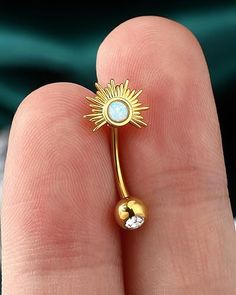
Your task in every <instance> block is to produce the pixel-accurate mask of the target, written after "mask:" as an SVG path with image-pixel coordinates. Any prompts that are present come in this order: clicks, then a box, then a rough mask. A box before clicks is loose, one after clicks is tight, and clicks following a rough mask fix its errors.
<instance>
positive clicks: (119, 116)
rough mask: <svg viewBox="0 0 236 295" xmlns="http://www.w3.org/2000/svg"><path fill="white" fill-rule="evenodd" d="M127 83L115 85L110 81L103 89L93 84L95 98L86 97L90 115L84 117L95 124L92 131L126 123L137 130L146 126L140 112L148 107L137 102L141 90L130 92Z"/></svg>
mask: <svg viewBox="0 0 236 295" xmlns="http://www.w3.org/2000/svg"><path fill="white" fill-rule="evenodd" d="M128 83H129V81H128V80H126V81H125V83H122V84H120V85H116V84H115V82H114V80H111V81H110V83H108V85H107V87H105V88H102V86H101V85H100V84H98V83H96V84H95V86H96V88H97V92H96V96H95V97H94V98H92V97H86V98H87V99H88V100H89V102H90V104H89V106H90V107H91V108H92V113H91V114H88V115H85V116H84V117H85V118H89V121H92V122H94V123H95V125H96V127H95V128H94V129H93V131H96V130H98V129H99V128H100V127H102V126H103V125H105V124H108V125H110V126H112V127H120V126H124V125H126V124H128V123H131V124H133V125H134V126H136V127H139V128H141V127H144V126H147V124H146V123H145V122H144V121H143V117H142V116H141V113H140V112H141V111H144V110H147V109H149V107H147V106H142V103H141V102H139V100H138V96H139V95H140V94H141V93H142V90H139V91H135V90H132V91H131V90H130V89H129V88H128Z"/></svg>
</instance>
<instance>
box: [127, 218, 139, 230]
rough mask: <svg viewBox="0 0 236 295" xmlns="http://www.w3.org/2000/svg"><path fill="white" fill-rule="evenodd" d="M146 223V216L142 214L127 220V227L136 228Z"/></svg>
mask: <svg viewBox="0 0 236 295" xmlns="http://www.w3.org/2000/svg"><path fill="white" fill-rule="evenodd" d="M143 223H144V217H141V216H132V217H130V218H129V219H127V220H126V222H125V227H127V228H128V229H136V228H139V227H140V226H142V225H143Z"/></svg>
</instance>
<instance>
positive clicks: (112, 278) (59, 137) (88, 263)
mask: <svg viewBox="0 0 236 295" xmlns="http://www.w3.org/2000/svg"><path fill="white" fill-rule="evenodd" d="M97 75H98V81H99V82H100V83H101V84H102V85H103V86H105V85H106V84H107V82H108V81H109V80H110V79H111V78H114V79H115V81H116V83H121V82H123V81H124V80H125V79H127V78H128V79H129V80H130V87H131V88H135V89H139V88H142V89H143V94H142V96H141V100H142V102H143V103H144V105H150V110H149V111H147V112H145V113H143V114H144V117H145V120H146V121H147V122H148V123H149V127H148V128H147V129H145V128H143V129H142V130H138V129H136V128H134V127H132V126H127V127H124V128H123V129H122V130H121V131H120V144H121V145H120V150H121V160H122V164H123V165H122V166H123V170H124V175H125V178H126V180H127V183H128V186H129V190H130V192H131V193H132V195H133V196H136V197H139V198H140V199H142V200H143V201H144V202H145V203H146V204H147V206H148V207H149V216H150V218H149V221H148V222H147V223H146V224H145V226H144V227H143V228H141V229H140V230H138V231H133V232H125V231H120V230H119V228H118V226H116V224H115V223H114V219H113V208H114V206H115V204H116V202H117V193H116V190H115V183H114V178H113V171H112V162H111V158H110V150H109V142H110V138H109V128H102V129H101V130H100V131H98V132H96V133H94V134H93V133H92V132H91V128H92V125H91V124H90V123H89V122H88V121H86V120H85V119H83V117H82V116H83V115H84V114H86V113H88V112H89V107H88V106H87V102H86V100H85V96H91V95H93V93H91V91H89V90H88V89H85V88H83V87H82V86H79V85H75V84H71V83H55V84H50V85H47V86H44V87H41V88H39V89H37V90H36V91H34V92H32V93H31V94H30V95H29V96H28V97H26V98H25V100H24V101H23V102H22V104H21V105H20V107H19V108H18V110H17V112H16V115H15V118H14V120H13V124H12V128H11V134H10V140H9V148H8V154H7V161H6V169H5V179H4V202H3V208H2V247H3V249H2V268H3V294H8V295H12V294H18V295H27V294H30V295H31V294H40V295H41V294H51V295H52V294H113V295H123V294H127V295H146V294H148V295H154V294H158V295H160V294H163V295H164V294H165V295H179V294H181V295H184V294H188V295H192V294H198V295H199V294H201V295H204V294H207V295H210V294H214V295H216V294H221V295H222V294H224V295H228V294H229V295H232V294H234V293H235V292H236V280H235V276H236V251H235V249H236V240H235V230H234V225H233V217H232V212H231V207H230V203H229V198H228V191H227V179H226V172H225V165H224V159H223V153H222V145H221V136H220V129H219V123H218V118H217V113H216V108H215V103H214V98H213V94H212V89H211V83H210V79H209V74H208V70H207V65H206V62H205V59H204V56H203V53H202V51H201V48H200V46H199V44H198V42H197V40H196V39H195V37H194V36H193V35H192V33H191V32H189V31H188V30H187V29H186V28H184V27H183V26H181V25H179V24H177V23H175V22H173V21H170V20H167V19H164V18H160V17H141V18H135V19H132V20H129V21H127V22H125V23H123V24H121V25H120V26H119V27H117V28H116V29H115V30H113V31H112V32H111V33H110V34H109V35H108V36H107V38H106V39H105V40H104V41H103V43H102V44H101V46H100V48H99V51H98V56H97Z"/></svg>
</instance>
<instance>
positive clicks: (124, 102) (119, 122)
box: [84, 80, 149, 230]
mask: <svg viewBox="0 0 236 295" xmlns="http://www.w3.org/2000/svg"><path fill="white" fill-rule="evenodd" d="M128 83H129V81H128V80H126V81H125V82H124V83H122V84H120V85H116V84H115V82H114V80H111V81H110V83H108V85H107V87H105V88H102V86H101V85H100V84H98V83H95V86H96V88H97V91H96V96H95V97H94V98H92V97H86V98H87V99H88V101H89V102H90V104H89V106H90V107H91V108H92V113H91V114H88V115H85V116H84V117H85V118H88V119H89V121H92V122H94V123H95V128H94V129H93V131H96V130H98V129H99V128H100V127H102V126H103V125H105V124H107V125H108V126H110V127H111V132H112V153H113V162H114V165H113V166H114V173H115V177H116V183H117V187H118V190H119V194H120V197H121V200H120V201H119V202H118V204H117V205H116V208H115V218H116V221H117V223H118V224H119V225H120V226H121V227H122V228H124V229H129V230H132V229H136V228H139V227H141V226H142V225H143V223H144V221H145V220H146V218H147V209H146V206H145V205H144V203H143V202H142V201H140V200H139V199H137V198H133V197H131V196H130V194H129V193H128V191H127V188H126V185H125V182H124V178H123V175H122V171H121V166H120V159H119V149H118V128H119V127H121V126H124V125H126V124H128V123H131V124H133V125H134V126H136V127H138V128H141V127H144V126H147V124H146V123H145V122H144V121H143V117H142V116H141V113H140V111H144V110H148V109H149V107H147V106H145V107H144V106H141V105H142V103H140V102H139V100H138V96H139V95H140V94H141V92H142V90H139V91H137V92H136V91H135V90H132V91H131V90H130V89H129V88H128Z"/></svg>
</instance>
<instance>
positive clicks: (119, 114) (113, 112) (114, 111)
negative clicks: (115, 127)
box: [108, 101, 129, 123]
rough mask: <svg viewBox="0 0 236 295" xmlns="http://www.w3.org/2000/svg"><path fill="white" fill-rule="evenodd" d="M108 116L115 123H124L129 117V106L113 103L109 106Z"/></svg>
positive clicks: (122, 103) (120, 102)
mask: <svg viewBox="0 0 236 295" xmlns="http://www.w3.org/2000/svg"><path fill="white" fill-rule="evenodd" d="M108 116H109V118H110V119H111V120H112V121H114V122H118V123H119V122H123V121H125V120H126V119H127V118H128V116H129V110H128V106H127V105H126V103H124V102H122V101H113V102H112V103H110V105H109V106H108Z"/></svg>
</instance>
